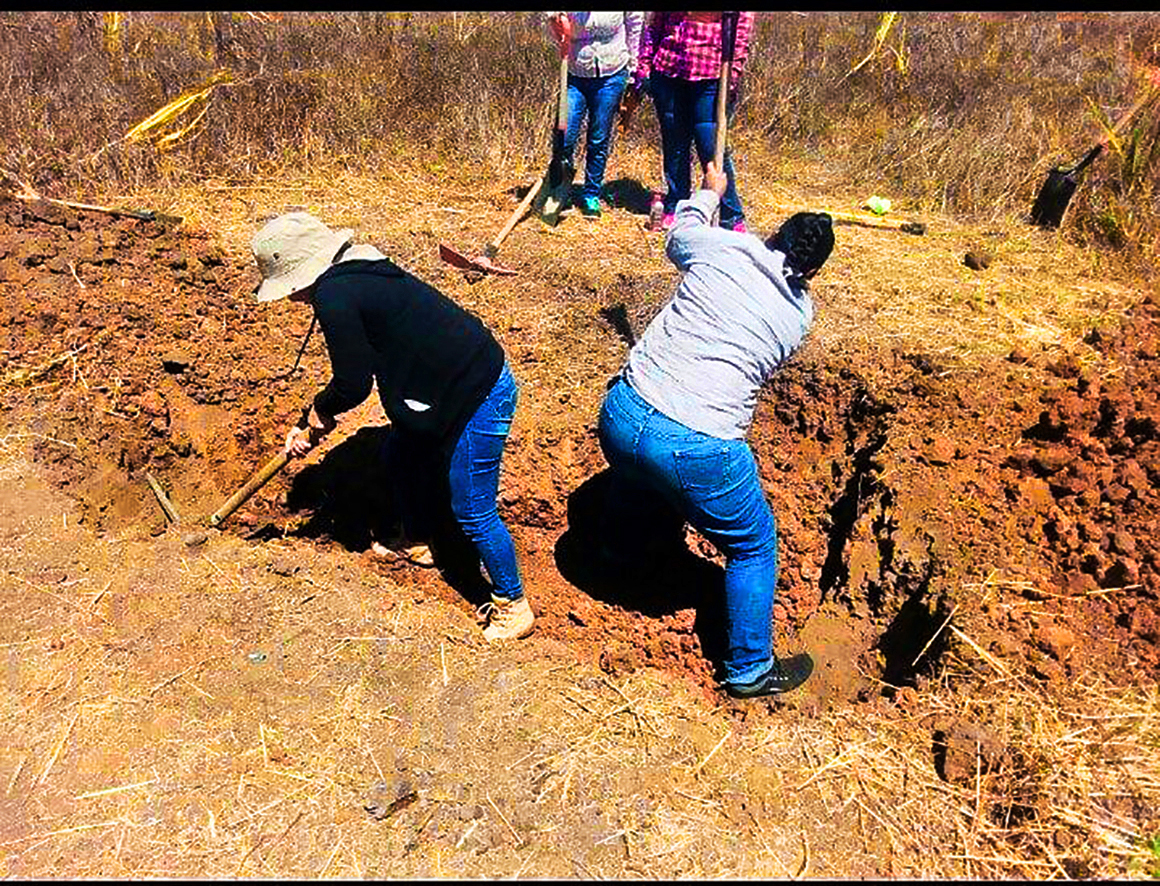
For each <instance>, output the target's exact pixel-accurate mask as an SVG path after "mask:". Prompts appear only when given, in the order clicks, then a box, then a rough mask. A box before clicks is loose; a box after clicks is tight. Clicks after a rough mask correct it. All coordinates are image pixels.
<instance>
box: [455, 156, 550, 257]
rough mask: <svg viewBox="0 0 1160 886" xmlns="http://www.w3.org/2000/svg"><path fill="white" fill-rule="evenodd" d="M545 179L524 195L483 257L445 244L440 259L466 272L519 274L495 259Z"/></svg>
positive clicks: (541, 179)
mask: <svg viewBox="0 0 1160 886" xmlns="http://www.w3.org/2000/svg"><path fill="white" fill-rule="evenodd" d="M545 177H546V174H545V175H541V176H540V178H539V179H538V180H537V181H536V183H535V184H534V185H532V186H531V187H530V188H528V192H527V194H525V195H524V199H523V200H521V201H520V205H519V206H517V207H516V208H515V211H514V212H512V214H511V215H510V216H509V217H508V220H507V221H506V222H505V223H504V226H503V227H502V228H500V229H499V233H498V234H496V235H495V239H494V240H492V241H491V242H490V243H488V244H487V247H486V248H485V249H484V250H483V254H482V255H477V256H475V258H470V257H468V256H466V255H464V254H463V253H462V252H456V251H455V250H454V249H452V248H451V247H450V246H448V245H446V244H445V243H440V244H439V257H440V258H441V259H443V261H445V262H447V264H449V265H451V266H452V267H456V268H461V269H463V270H465V271H467V270H476V271H483V272H484V273H488V274H503V275H506V276H511V275H513V274H518V273H519V271H517V270H515V268H508V267H504V266H503V265H499V264H496V263H495V257H496V254H497V253H498V252H499V247H500V244H501V243H503V241H504V239H505V238H506V237H507V235H508V234H510V233H511V232H512V229H513V228H514V227H515V226H516V224H517V223H518V222H519V220H520V219H522V218H523V217H524V214H525V213H527V211H528V207H529V206H531V204H532V201H533V200H535V199H536V197H537V196H538V195H539V193H540V186H541V185H542V184H543V183H544V179H545Z"/></svg>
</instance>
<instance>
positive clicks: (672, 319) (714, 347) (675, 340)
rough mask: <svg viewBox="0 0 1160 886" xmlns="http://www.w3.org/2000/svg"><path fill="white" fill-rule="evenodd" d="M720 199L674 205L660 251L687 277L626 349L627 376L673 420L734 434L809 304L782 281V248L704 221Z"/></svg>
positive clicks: (791, 345) (800, 332) (808, 317)
mask: <svg viewBox="0 0 1160 886" xmlns="http://www.w3.org/2000/svg"><path fill="white" fill-rule="evenodd" d="M717 203H718V198H717V195H716V194H715V193H714V192H713V191H709V190H700V191H697V192H696V193H695V194H694V195H693V196H692V197H691V198H690V199H688V200H684V201H682V202H680V203H678V204H677V212H676V220H675V222H674V224H673V227H672V229H671V230H670V231H669V235H668V240H667V243H666V247H667V251H668V256H669V259H670V260H671V261H672V262H673V264H675V265H676V266H677V268H679V269H680V270H681V271H683V272H684V276H683V277H682V279H681V282H680V283H679V284H678V286H677V290H676V292H675V293H674V294H673V297H672V298H671V299H670V300H669V302H668V303H667V304H666V305H665V306H664V307H663V308H662V309H661V311H660V313H659V314H657V315H656V317H655V318H653V321H652V322H651V323H650V324H649V325H648V328H647V329H646V330H645V332H644V335H643V336H641V339H640V341H639V342H637V343H636V345H635V346H634V347H633V349H632V351H631V352H630V353H629V355H628V363H627V365H626V366H625V370H624V378H625V380H626V381H627V382H628V383H629V384H630V385H631V386H632V388H633V390H635V391H636V392H637V393H638V394H639V395H640V396H641V397H642V398H643V399H644V400H645V401H646V402H647V403H648V404H649V405H650V406H652V407H653V408H655V409H658V410H660V411H661V412H663V413H664V414H665V415H666V416H668V417H669V418H671V419H673V420H674V421H678V422H680V423H681V424H683V425H685V426H686V427H689V428H692V429H693V430H695V431H700V432H701V433H703V434H709V435H710V436H713V437H718V438H720V439H724V440H738V439H742V438H744V437H745V434H746V431H747V430H748V429H749V424H750V422H751V421H752V419H753V410H754V408H755V407H756V405H757V393H758V390H759V389H760V388H761V386H762V384H764V383H765V381H766V380H767V379H768V378H769V377H770V376H771V375H772V374H773V373H774V371H775V370H776V369H777V368H778V367H779V366H780V365H781V364H782V363H783V362H784V361H785V360H786V359H787V358H788V357H789V356H790V355H791V354H792V353H793V351H794V350H795V349H796V348H797V347H798V346H799V345H800V344H801V342H802V339H803V338H804V337H805V334H806V331H807V330H808V329H809V325H810V322H811V321H812V320H813V315H814V308H813V302H812V301H811V300H810V296H809V293H808V292H806V291H805V290H804V289H801V288H800V287H798V286H796V285H791V284H790V283H789V282H788V281H787V277H788V276H789V273H790V272H789V269H787V268H786V267H785V256H784V255H783V254H782V253H781V252H778V251H776V250H771V249H768V248H766V246H765V244H764V243H763V242H762V241H761V240H760V239H759V238H758V237H756V236H754V235H753V234H739V233H736V232H734V231H729V230H725V229H724V228H719V227H715V226H712V225H711V224H710V219H711V218H712V215H713V210H714V209H716V208H717Z"/></svg>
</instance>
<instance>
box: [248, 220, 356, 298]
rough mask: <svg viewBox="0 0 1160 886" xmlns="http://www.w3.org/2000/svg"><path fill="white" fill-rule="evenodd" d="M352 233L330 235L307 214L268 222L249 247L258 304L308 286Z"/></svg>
mask: <svg viewBox="0 0 1160 886" xmlns="http://www.w3.org/2000/svg"><path fill="white" fill-rule="evenodd" d="M353 233H354V232H353V231H352V230H351V229H350V228H343V229H342V230H339V231H332V230H331V229H330V228H328V227H327V226H326V225H324V224H323V223H322V222H320V221H319V220H318V219H316V218H315V217H314V216H313V215H311V214H310V213H309V212H288V213H286V214H285V215H280V216H278V217H277V218H275V219H272V220H271V221H269V222H267V223H266V225H265V226H264V227H263V228H262V230H260V231H258V233H256V234H255V235H254V240H253V242H252V244H251V248H252V249H253V250H254V258H256V259H257V260H258V270H259V271H260V272H261V274H262V282H261V284H260V285H259V286H258V291H257V297H258V301H260V302H265V301H277V300H278V299H280V298H285V297H286V296H288V295H290V294H291V293H293V292H297V291H298V290H300V289H305V288H306V287H308V286H310V284H312V283H313V282H314V281H315V280H317V279H318V278H319V277H321V276H322V272H323V271H325V270H326V269H327V268H328V267H330V264H331V262H332V261H333V260H334V256H335V255H336V254H337V253H338V251H339V250H340V249H341V248H342V247H343V246H345V245H346V244H347V243H349V242H350V238H351V236H352V235H353Z"/></svg>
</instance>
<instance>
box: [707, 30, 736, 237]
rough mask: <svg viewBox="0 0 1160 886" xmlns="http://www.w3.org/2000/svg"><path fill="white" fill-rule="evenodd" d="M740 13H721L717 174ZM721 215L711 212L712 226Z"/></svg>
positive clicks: (722, 160) (721, 166)
mask: <svg viewBox="0 0 1160 886" xmlns="http://www.w3.org/2000/svg"><path fill="white" fill-rule="evenodd" d="M739 18H741V13H740V12H723V13H721V72H720V74H719V75H718V78H717V144H716V146H715V147H714V150H713V164H714V165H715V166H716V167H717V171H718V172H724V171H725V142H726V140H727V138H728V122H727V118H726V114H725V107H726V105H727V104H728V98H729V78H730V75H731V73H732V71H733V45H734V43H736V38H737V20H738V19H739ZM720 213H721V210H720V207H718V208H717V209H716V210H715V211H714V212H713V221H712V223H713V224H714V225H716V224H717V219H718V218H719V216H720Z"/></svg>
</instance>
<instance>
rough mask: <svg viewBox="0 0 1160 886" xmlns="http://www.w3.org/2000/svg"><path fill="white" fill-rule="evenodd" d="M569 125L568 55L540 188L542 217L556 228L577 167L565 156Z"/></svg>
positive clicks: (561, 77) (561, 75)
mask: <svg viewBox="0 0 1160 886" xmlns="http://www.w3.org/2000/svg"><path fill="white" fill-rule="evenodd" d="M567 128H568V58H567V56H565V57H564V58H562V59H560V100H559V107H558V110H557V113H556V128H555V130H553V132H552V162H551V163H549V164H548V174H547V175H546V176H545V177H544V181H543V184H542V186H541V188H540V199H539V200H537V201H536V205H537V206H538V207H539V212H540V220H541V221H543V222H544V224H546V225H551V226H552V227H555V226H556V225H558V224H559V223H560V212H561V210H563V208H564V204H565V203H567V202H568V196H569V194H570V193H571V191H572V179H573V178H575V177H576V167H575V166H573V165H572V161H571V160H567V159H565V158H564V133H565V130H566V129H567Z"/></svg>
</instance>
